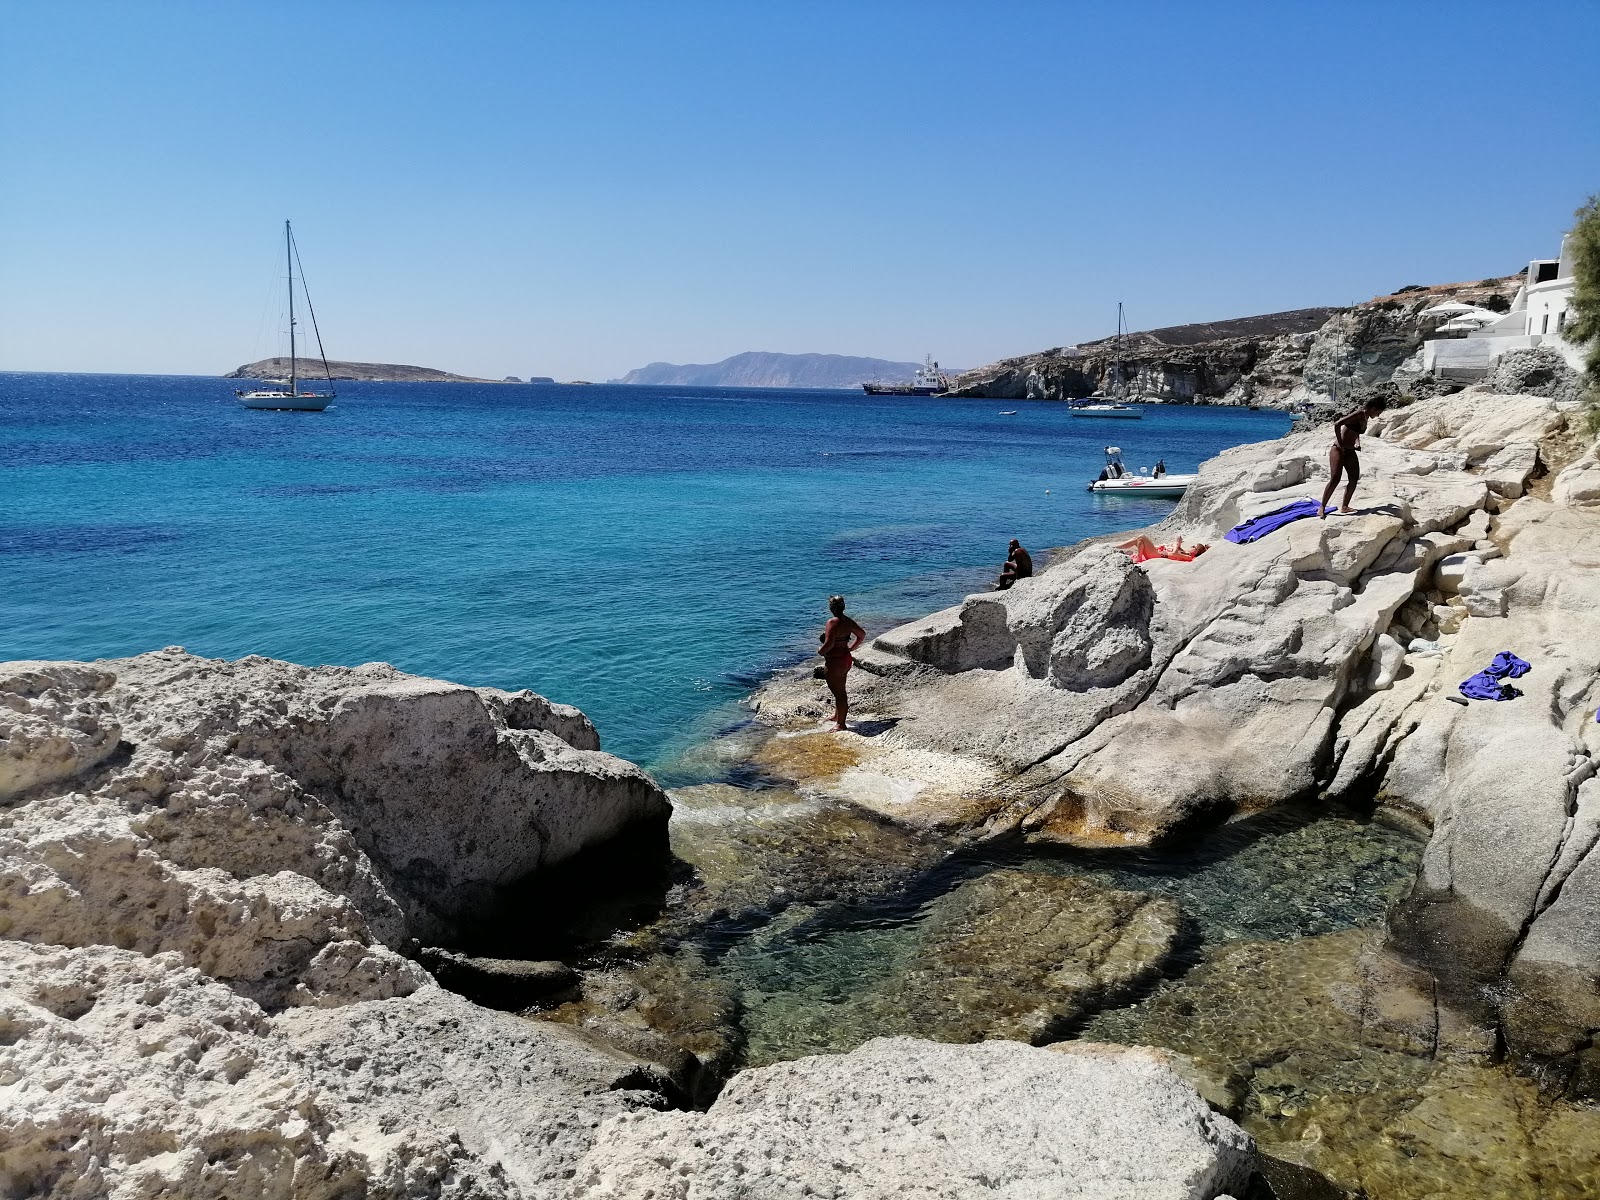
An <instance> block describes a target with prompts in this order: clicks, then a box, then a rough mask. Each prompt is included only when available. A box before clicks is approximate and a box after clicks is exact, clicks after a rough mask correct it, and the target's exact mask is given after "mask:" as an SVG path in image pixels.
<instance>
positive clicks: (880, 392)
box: [861, 383, 945, 396]
mask: <svg viewBox="0 0 1600 1200" xmlns="http://www.w3.org/2000/svg"><path fill="white" fill-rule="evenodd" d="M861 390H862V391H863V392H865V393H866V394H867V395H869V396H942V395H944V392H945V389H944V388H942V387H934V386H931V385H923V384H916V383H863V384H862V385H861Z"/></svg>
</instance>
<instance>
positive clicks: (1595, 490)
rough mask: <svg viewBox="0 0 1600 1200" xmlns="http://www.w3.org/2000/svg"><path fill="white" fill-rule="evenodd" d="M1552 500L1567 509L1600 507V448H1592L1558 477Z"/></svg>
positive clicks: (1551, 494)
mask: <svg viewBox="0 0 1600 1200" xmlns="http://www.w3.org/2000/svg"><path fill="white" fill-rule="evenodd" d="M1550 498H1551V499H1552V500H1553V501H1554V502H1555V503H1557V504H1560V505H1563V506H1565V507H1567V508H1595V507H1600V446H1596V447H1591V448H1590V450H1589V452H1588V453H1587V454H1585V455H1583V457H1581V458H1579V459H1578V460H1576V461H1575V462H1573V463H1570V464H1569V465H1568V466H1567V467H1565V468H1564V469H1563V470H1562V472H1561V473H1560V474H1559V475H1557V476H1556V481H1555V485H1554V487H1553V488H1552V489H1551V493H1550Z"/></svg>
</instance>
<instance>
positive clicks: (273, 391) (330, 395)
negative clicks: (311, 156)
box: [234, 221, 337, 412]
mask: <svg viewBox="0 0 1600 1200" xmlns="http://www.w3.org/2000/svg"><path fill="white" fill-rule="evenodd" d="M283 256H284V258H285V260H287V262H288V264H289V378H288V379H286V380H284V379H266V380H263V381H262V382H263V383H268V384H277V385H278V386H276V387H264V388H258V389H256V390H254V391H249V392H245V391H236V392H234V395H235V396H237V397H239V403H240V404H242V405H244V406H245V407H246V408H264V409H270V410H273V411H276V412H321V411H322V410H323V409H325V408H327V407H328V405H330V404H332V403H333V401H334V398H335V396H336V395H337V393H336V392H335V391H334V390H333V374H332V372H330V371H329V370H328V356H327V355H326V354H324V353H323V350H322V331H321V330H320V329H318V328H317V310H316V309H314V308H312V307H311V293H310V292H309V291H307V292H306V311H307V312H308V313H310V314H311V331H312V332H313V333H314V334H316V337H317V354H318V356H319V357H320V358H321V359H322V374H323V377H324V378H326V379H327V381H328V390H327V391H326V392H317V391H308V392H302V391H301V390H300V362H299V359H298V357H297V356H296V354H295V337H294V332H295V317H294V268H295V264H296V263H298V262H299V261H300V248H299V247H298V246H296V245H295V242H294V230H292V229H291V228H290V227H289V222H287V221H285V222H284V223H283ZM305 284H306V276H305V268H303V267H302V268H301V270H300V286H301V288H304V287H305Z"/></svg>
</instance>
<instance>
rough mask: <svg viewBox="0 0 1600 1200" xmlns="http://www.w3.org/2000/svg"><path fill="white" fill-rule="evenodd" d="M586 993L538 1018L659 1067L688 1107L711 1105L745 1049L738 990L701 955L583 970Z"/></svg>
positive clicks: (658, 956) (681, 954) (657, 957)
mask: <svg viewBox="0 0 1600 1200" xmlns="http://www.w3.org/2000/svg"><path fill="white" fill-rule="evenodd" d="M582 989H583V995H582V998H581V999H577V1000H572V1001H569V1002H567V1003H565V1004H562V1005H560V1006H559V1007H556V1008H552V1009H550V1010H548V1011H545V1012H541V1013H538V1014H537V1016H538V1018H539V1019H540V1020H543V1021H549V1022H554V1023H559V1024H562V1025H570V1026H573V1027H574V1028H577V1029H580V1030H582V1031H583V1032H584V1033H585V1034H587V1035H588V1036H590V1037H591V1038H593V1039H595V1040H597V1041H599V1042H602V1043H604V1044H605V1045H608V1046H611V1047H613V1048H615V1049H616V1050H618V1051H620V1052H622V1053H623V1054H628V1055H631V1056H633V1057H635V1058H639V1059H643V1060H644V1061H646V1062H649V1063H653V1064H655V1065H656V1066H658V1067H659V1068H660V1069H661V1071H662V1072H663V1074H664V1077H665V1078H666V1080H668V1081H669V1082H670V1083H671V1084H672V1086H673V1088H675V1089H676V1091H677V1095H678V1097H679V1098H680V1099H681V1100H682V1101H683V1102H685V1103H689V1104H709V1103H710V1102H711V1099H712V1097H714V1096H715V1095H716V1094H717V1089H718V1088H720V1087H721V1086H722V1082H723V1080H724V1079H726V1078H727V1076H728V1073H729V1072H730V1071H731V1070H732V1069H733V1064H734V1060H735V1058H736V1056H737V1054H738V1051H739V1048H740V1041H739V1035H738V1025H737V1020H738V1008H737V1004H736V1002H735V1000H734V995H733V989H732V988H731V987H730V986H729V985H728V984H727V983H725V982H723V981H722V980H720V979H717V978H716V977H714V976H713V975H711V974H710V972H708V971H707V970H706V968H705V964H704V962H703V961H702V960H701V959H700V957H699V955H698V954H696V953H694V952H692V951H689V950H682V951H679V952H678V953H677V954H674V955H670V956H669V955H665V954H655V955H651V956H650V957H649V958H646V959H644V960H643V961H641V962H637V963H627V964H620V965H617V966H613V967H606V968H600V969H596V970H589V971H585V972H584V973H583V983H582ZM529 1015H530V1016H533V1015H534V1014H529Z"/></svg>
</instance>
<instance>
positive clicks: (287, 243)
mask: <svg viewBox="0 0 1600 1200" xmlns="http://www.w3.org/2000/svg"><path fill="white" fill-rule="evenodd" d="M283 258H284V261H285V262H286V263H288V265H289V395H291V396H293V395H294V394H295V393H296V391H297V390H298V389H299V384H298V383H296V381H295V374H296V372H295V362H294V250H293V243H292V242H291V240H290V237H289V222H288V221H285V222H284V223H283Z"/></svg>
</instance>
